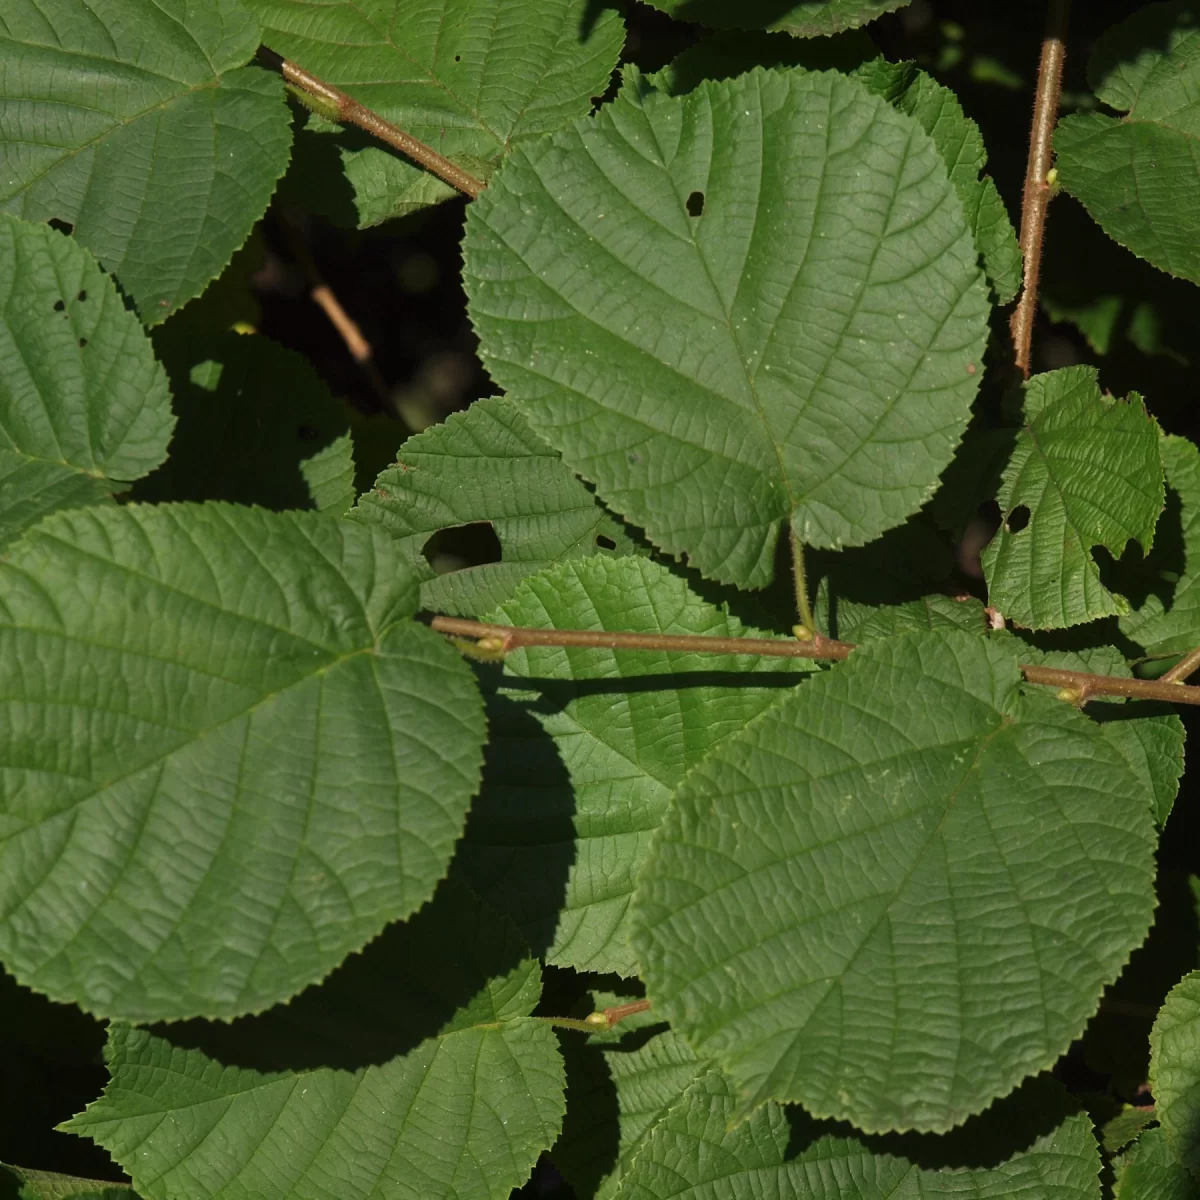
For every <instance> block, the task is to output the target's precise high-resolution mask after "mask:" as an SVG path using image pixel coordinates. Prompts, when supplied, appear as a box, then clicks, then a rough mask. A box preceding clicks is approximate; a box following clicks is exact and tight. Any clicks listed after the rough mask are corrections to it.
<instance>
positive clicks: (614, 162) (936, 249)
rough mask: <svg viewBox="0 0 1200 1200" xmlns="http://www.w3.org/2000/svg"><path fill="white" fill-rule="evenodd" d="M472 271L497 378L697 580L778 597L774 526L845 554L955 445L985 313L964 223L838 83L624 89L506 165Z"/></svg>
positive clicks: (916, 150) (738, 82) (855, 89)
mask: <svg viewBox="0 0 1200 1200" xmlns="http://www.w3.org/2000/svg"><path fill="white" fill-rule="evenodd" d="M831 109H832V110H836V112H837V120H836V121H831V119H830V115H829V114H830V111H831ZM721 114H727V115H728V117H729V119H728V120H727V119H726V117H725V116H722V115H721ZM851 197H853V202H850V198H851ZM635 198H636V200H635ZM696 212H700V213H701V215H699V216H696V215H693V214H694V213H696ZM464 257H465V268H464V281H465V283H466V286H467V291H468V295H469V297H470V312H471V316H472V320H473V321H474V323H475V327H476V329H477V331H478V333H479V335H480V338H481V353H482V355H483V358H484V361H485V363H486V364H487V366H488V369H489V370H490V371H491V373H492V375H493V377H494V378H495V379H496V381H497V382H498V383H500V384H501V385H502V386H504V387H505V388H506V389H508V391H509V393H510V395H511V398H512V399H513V400H514V402H515V403H516V404H517V405H518V407H519V408H520V409H521V410H522V412H524V414H525V415H526V417H528V419H529V421H530V423H531V424H532V425H533V427H534V429H535V430H536V431H537V432H538V433H539V434H541V435H542V436H543V437H545V438H546V440H547V441H549V442H550V443H551V444H552V445H553V446H555V447H556V448H558V449H559V450H561V451H562V454H563V457H564V459H565V461H566V462H567V464H568V466H570V467H571V468H572V469H574V470H576V471H577V472H578V473H579V474H581V475H582V476H583V477H584V478H586V479H589V480H592V481H593V482H595V483H596V485H597V488H598V490H599V493H600V496H601V498H602V499H603V500H604V501H605V502H606V503H607V504H609V505H610V507H612V508H614V509H615V510H616V511H618V512H619V513H621V514H622V515H624V516H625V517H627V518H628V519H629V520H631V521H633V522H634V523H635V524H637V525H639V526H641V527H643V528H644V529H645V530H646V532H647V534H648V535H649V537H650V538H651V540H652V541H653V542H654V543H655V544H656V545H658V546H660V547H661V548H662V549H664V550H666V551H667V552H668V553H671V554H680V553H686V554H687V555H688V559H689V562H690V563H691V565H692V566H694V567H696V568H698V569H699V570H700V572H701V573H702V574H704V575H707V576H709V577H713V578H717V579H721V580H724V581H727V582H736V583H738V584H739V585H740V586H743V587H762V586H764V585H765V584H766V583H768V582H769V581H770V579H771V576H772V573H773V565H774V547H775V542H776V538H777V534H778V532H779V526H780V523H781V522H782V521H784V520H787V521H789V522H790V523H791V526H792V528H793V529H794V530H795V532H796V533H797V535H798V536H799V537H800V538H801V539H802V540H803V541H805V542H808V543H811V544H813V545H817V546H833V547H838V546H841V545H842V544H861V543H864V542H866V541H868V540H870V539H871V538H874V537H876V536H878V535H879V534H880V533H882V532H883V531H884V530H885V529H888V528H891V527H892V526H896V525H899V524H901V523H902V522H903V520H904V519H905V517H907V516H908V515H909V514H910V513H912V512H914V511H915V510H916V509H917V508H919V507H920V505H921V504H922V503H924V501H925V500H926V499H928V497H929V496H930V495H931V494H932V492H933V490H934V488H935V486H936V483H937V476H938V473H939V472H940V471H941V470H942V469H943V468H944V467H945V466H946V464H947V462H949V460H950V457H951V455H952V453H953V450H954V446H955V445H956V444H957V442H958V439H959V437H960V436H961V435H962V431H963V429H964V428H965V426H966V423H967V419H968V415H969V410H970V405H971V399H972V397H973V395H974V393H975V389H976V385H977V382H978V378H979V363H980V355H981V353H982V350H983V345H984V341H985V338H986V326H987V316H988V303H987V298H986V288H985V286H984V281H983V277H982V275H981V273H980V272H979V270H978V268H977V266H976V262H975V259H976V253H975V247H974V243H973V241H972V238H971V234H970V231H969V229H968V228H967V226H966V223H965V221H964V219H963V213H962V204H961V202H960V201H959V199H958V196H957V194H956V193H955V191H954V188H953V186H952V184H951V183H950V181H949V179H948V178H947V176H946V170H945V166H944V164H943V163H942V161H941V159H940V157H939V156H938V153H937V150H936V148H935V147H934V145H933V144H932V142H931V141H930V140H929V138H928V137H927V135H926V134H925V133H924V132H923V131H922V130H921V129H920V128H919V126H918V125H917V123H916V122H915V121H914V120H913V119H912V118H910V117H906V116H904V115H903V114H900V113H898V112H896V111H895V110H894V109H892V108H890V107H888V106H887V105H886V104H885V103H884V102H883V101H882V100H880V99H879V98H877V97H875V96H872V95H870V94H869V93H868V92H867V91H866V90H865V89H864V88H863V87H862V85H860V84H858V83H855V82H854V81H852V80H849V79H846V78H844V77H842V76H839V75H836V74H815V73H806V72H783V71H776V72H765V71H756V72H754V73H752V74H750V75H746V76H742V77H740V78H738V79H734V80H728V81H721V82H717V83H706V84H702V85H701V86H700V87H698V88H697V89H696V90H695V91H693V92H691V93H689V94H688V95H686V96H683V97H680V98H677V99H676V98H672V97H664V96H656V95H650V96H649V97H647V98H646V99H645V100H644V103H643V102H641V101H639V100H638V99H637V98H636V96H635V95H634V94H633V89H630V88H626V89H624V90H623V91H622V93H621V97H620V98H618V100H617V101H616V102H615V103H614V104H611V105H608V106H606V107H605V108H604V109H603V110H601V112H600V114H599V115H598V116H597V117H596V118H595V119H594V120H590V121H584V122H578V123H576V124H575V125H574V126H573V127H572V128H571V129H570V130H569V131H564V132H562V133H559V134H556V135H554V136H553V137H551V138H547V139H545V140H544V141H542V142H540V143H538V144H537V145H536V146H533V147H529V148H527V149H524V150H518V151H517V152H516V153H514V155H513V156H512V158H511V159H510V160H509V161H508V163H507V164H506V166H505V168H504V170H503V171H502V172H501V173H500V174H499V175H498V176H497V177H496V179H495V180H494V181H493V183H492V185H491V186H490V187H489V188H488V190H487V191H486V192H485V193H484V195H483V196H481V197H480V199H479V200H478V201H476V202H475V203H474V204H472V205H471V207H470V209H469V211H468V214H467V234H466V239H465V244H464ZM648 397H653V403H650V402H648Z"/></svg>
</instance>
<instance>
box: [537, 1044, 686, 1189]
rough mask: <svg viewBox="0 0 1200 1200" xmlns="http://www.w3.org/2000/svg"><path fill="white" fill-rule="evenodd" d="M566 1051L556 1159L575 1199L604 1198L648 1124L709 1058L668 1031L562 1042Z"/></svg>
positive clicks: (647, 1133) (643, 1138) (680, 1093)
mask: <svg viewBox="0 0 1200 1200" xmlns="http://www.w3.org/2000/svg"><path fill="white" fill-rule="evenodd" d="M564 1053H565V1056H566V1062H567V1095H568V1104H567V1116H566V1120H565V1121H564V1122H563V1131H562V1137H561V1138H559V1140H558V1143H557V1144H556V1145H555V1147H554V1165H555V1166H556V1167H558V1169H559V1170H560V1171H561V1172H562V1173H563V1176H564V1178H566V1180H567V1181H568V1182H569V1183H570V1184H571V1187H572V1190H573V1191H574V1192H575V1194H576V1196H577V1197H579V1200H584V1198H585V1197H596V1200H608V1198H609V1197H611V1196H613V1195H614V1193H615V1192H616V1190H617V1188H618V1186H619V1184H620V1182H621V1178H622V1176H623V1175H624V1173H625V1172H626V1171H628V1170H629V1166H630V1164H631V1163H632V1162H633V1161H634V1160H635V1159H636V1158H637V1155H638V1154H639V1152H640V1151H641V1149H642V1147H643V1146H644V1145H645V1144H646V1142H647V1140H648V1138H649V1136H650V1132H651V1130H652V1129H653V1128H654V1127H655V1126H656V1125H657V1124H658V1122H659V1121H660V1120H661V1119H662V1118H663V1117H664V1116H665V1115H666V1113H667V1112H668V1111H669V1110H670V1109H671V1108H672V1107H674V1106H675V1105H676V1104H678V1103H679V1101H680V1100H681V1099H682V1097H683V1094H684V1092H685V1091H686V1090H687V1088H688V1087H689V1086H690V1085H691V1084H692V1083H693V1082H694V1081H695V1079H696V1078H697V1077H698V1076H699V1075H700V1074H701V1073H703V1072H704V1071H705V1070H707V1064H706V1063H704V1062H702V1061H701V1060H700V1059H698V1058H697V1057H696V1055H695V1054H693V1053H692V1051H691V1050H690V1049H689V1048H688V1044H687V1042H685V1041H684V1040H683V1038H681V1037H680V1036H679V1035H678V1034H677V1033H674V1032H672V1031H671V1030H666V1031H664V1032H662V1033H658V1034H656V1035H655V1036H654V1037H651V1038H650V1039H649V1041H646V1040H645V1039H644V1038H642V1037H639V1036H634V1037H628V1038H622V1039H621V1040H620V1041H618V1042H616V1043H614V1044H610V1045H604V1044H600V1043H598V1042H597V1041H596V1040H595V1039H590V1040H589V1041H587V1042H582V1043H581V1042H578V1041H577V1040H576V1041H572V1042H570V1043H567V1044H566V1045H565V1046H564ZM614 1115H615V1116H616V1120H615V1121H614V1120H613V1116H614Z"/></svg>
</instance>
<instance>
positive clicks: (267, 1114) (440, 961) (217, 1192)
mask: <svg viewBox="0 0 1200 1200" xmlns="http://www.w3.org/2000/svg"><path fill="white" fill-rule="evenodd" d="M447 941H450V942H452V944H453V945H454V947H455V954H454V955H453V956H452V957H451V956H447V954H446V943H447ZM540 993H541V972H540V968H539V966H538V964H537V962H536V961H535V960H533V959H531V958H530V957H529V955H528V952H527V951H526V950H525V949H524V948H523V947H521V945H520V939H519V938H517V937H516V936H515V931H514V930H512V927H511V926H510V925H508V923H507V922H504V921H502V920H498V919H497V918H496V916H495V914H494V913H489V912H488V910H487V909H486V907H485V906H483V905H481V904H480V902H479V901H478V899H476V898H475V897H473V896H471V895H470V894H469V893H468V892H466V890H465V889H458V888H455V887H454V886H453V885H450V886H449V887H443V888H440V889H439V891H438V893H437V895H436V896H435V897H434V899H433V900H432V901H431V903H430V904H429V905H428V906H426V908H425V909H423V910H422V911H421V913H420V914H419V915H418V916H417V917H416V918H415V919H414V920H413V921H412V922H411V923H409V924H408V925H402V926H393V927H392V928H391V929H389V930H388V931H387V932H386V933H385V934H384V935H383V937H382V938H381V939H380V940H379V941H378V942H376V943H373V944H372V945H371V946H370V947H368V948H367V950H366V951H365V952H364V953H363V954H362V955H361V956H357V957H355V958H353V959H351V960H350V961H348V962H347V963H346V964H345V965H344V966H343V967H342V968H340V969H339V970H338V971H336V972H335V973H334V974H333V975H332V976H330V978H329V979H328V980H326V981H325V982H324V983H323V984H322V985H321V986H319V987H316V988H313V989H310V990H309V991H308V992H305V993H303V994H302V995H301V996H299V997H297V999H296V1000H295V1001H293V1002H292V1004H291V1005H288V1006H286V1007H282V1008H280V1009H277V1010H272V1011H271V1012H269V1013H265V1014H263V1015H262V1016H261V1017H257V1018H248V1019H245V1020H243V1021H241V1022H235V1023H234V1024H233V1025H232V1026H224V1027H217V1028H216V1029H213V1028H211V1027H204V1028H202V1029H200V1030H199V1031H195V1032H194V1033H193V1035H192V1036H190V1037H189V1036H187V1035H188V1030H187V1028H186V1027H185V1029H184V1030H183V1033H182V1035H181V1034H179V1033H176V1032H175V1029H178V1027H175V1029H172V1030H171V1032H170V1036H169V1037H168V1036H162V1035H159V1036H156V1035H155V1034H152V1033H150V1032H148V1031H145V1030H141V1029H135V1028H131V1027H129V1026H127V1025H121V1024H115V1025H114V1026H113V1027H112V1029H111V1033H110V1038H109V1044H108V1048H107V1053H106V1058H107V1061H108V1064H109V1070H110V1072H111V1079H110V1081H109V1084H108V1086H107V1088H106V1089H105V1092H104V1094H103V1095H102V1096H101V1097H100V1098H99V1099H98V1100H96V1101H94V1102H93V1103H92V1104H91V1105H89V1107H88V1108H87V1110H86V1111H85V1112H83V1113H82V1114H80V1115H79V1116H77V1117H75V1118H74V1119H73V1120H71V1121H69V1122H67V1123H66V1124H65V1125H64V1126H62V1128H65V1129H67V1130H69V1131H70V1132H73V1133H78V1134H81V1135H83V1136H86V1137H90V1138H91V1139H92V1140H94V1141H96V1142H98V1143H99V1144H100V1145H102V1146H104V1147H106V1148H107V1149H108V1150H109V1151H110V1152H111V1153H112V1154H113V1156H114V1158H115V1159H116V1160H117V1161H118V1162H119V1163H121V1165H122V1166H123V1167H124V1168H125V1169H126V1170H127V1171H128V1172H129V1174H130V1175H131V1176H132V1178H133V1180H134V1185H135V1187H137V1189H138V1191H139V1193H140V1194H141V1195H142V1196H144V1197H146V1200H207V1198H208V1197H212V1196H221V1197H223V1198H224V1200H239V1198H241V1200H252V1198H253V1200H276V1198H278V1200H283V1198H284V1197H289V1198H291V1200H320V1198H325V1197H328V1196H330V1195H331V1194H334V1195H337V1196H339V1197H341V1198H342V1200H417V1198H418V1197H430V1196H456V1197H459V1198H460V1200H496V1198H498V1197H506V1196H508V1195H509V1193H510V1190H511V1189H512V1188H514V1187H519V1186H520V1185H521V1184H522V1183H523V1182H524V1181H525V1179H526V1178H527V1176H528V1175H529V1172H530V1169H531V1168H532V1166H533V1164H534V1162H535V1161H536V1159H537V1156H538V1154H539V1153H540V1152H542V1151H544V1150H547V1149H549V1147H550V1145H551V1144H552V1143H553V1141H554V1139H555V1137H556V1136H557V1134H558V1130H559V1126H560V1123H561V1121H562V1114H563V1086H564V1077H563V1065H562V1058H561V1055H560V1054H559V1051H558V1044H557V1039H556V1038H555V1035H554V1032H553V1029H552V1028H551V1027H550V1026H549V1025H548V1023H546V1022H543V1021H538V1020H536V1019H532V1018H531V1017H530V1015H529V1014H530V1013H531V1012H532V1010H533V1007H534V1006H535V1005H536V1004H537V1002H538V998H539V996H540Z"/></svg>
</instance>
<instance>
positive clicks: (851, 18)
mask: <svg viewBox="0 0 1200 1200" xmlns="http://www.w3.org/2000/svg"><path fill="white" fill-rule="evenodd" d="M647 3H649V4H652V5H653V6H654V7H655V8H657V9H660V10H661V11H662V12H665V13H669V14H670V15H671V16H672V17H674V18H675V19H676V20H677V21H698V22H699V23H700V24H702V25H708V26H709V27H710V28H712V29H771V30H779V31H781V32H783V33H790V34H792V35H793V36H795V37H802V38H808V37H825V36H828V35H829V34H831V33H838V32H840V31H841V30H843V29H855V28H857V27H858V26H860V25H865V24H867V22H868V21H873V20H875V18H876V17H879V16H882V15H883V14H884V13H889V12H895V11H896V9H898V8H904V7H905V5H907V4H908V3H909V0H741V3H739V4H730V3H729V0H647Z"/></svg>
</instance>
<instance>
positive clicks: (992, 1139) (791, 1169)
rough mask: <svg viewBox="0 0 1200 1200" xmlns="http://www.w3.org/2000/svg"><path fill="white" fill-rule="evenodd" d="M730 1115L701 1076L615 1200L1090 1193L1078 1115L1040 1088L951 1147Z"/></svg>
mask: <svg viewBox="0 0 1200 1200" xmlns="http://www.w3.org/2000/svg"><path fill="white" fill-rule="evenodd" d="M1014 1109H1019V1110H1020V1111H1016V1112H1014ZM736 1117H737V1104H736V1098H735V1096H734V1092H733V1089H732V1088H731V1087H730V1086H729V1083H728V1081H727V1080H726V1079H725V1078H724V1077H723V1076H722V1075H721V1073H720V1072H719V1071H710V1072H708V1073H707V1074H705V1075H703V1076H701V1078H699V1079H698V1080H697V1081H696V1082H695V1083H694V1084H693V1085H692V1086H691V1087H690V1088H689V1089H688V1091H687V1092H686V1093H685V1094H684V1095H683V1097H682V1098H681V1099H680V1100H679V1102H678V1103H677V1104H676V1105H675V1107H674V1108H672V1109H671V1110H670V1111H669V1112H668V1113H667V1115H666V1116H665V1117H664V1118H663V1119H662V1120H661V1121H660V1122H659V1124H658V1125H656V1126H655V1127H654V1128H653V1129H652V1130H651V1131H650V1134H649V1136H648V1138H647V1144H646V1146H645V1148H644V1149H643V1151H642V1153H641V1154H640V1155H639V1156H638V1157H637V1158H636V1159H635V1160H634V1162H633V1164H632V1166H631V1168H630V1169H629V1170H628V1171H627V1172H626V1173H625V1174H624V1176H623V1177H622V1182H621V1186H620V1187H619V1188H618V1190H617V1193H616V1196H617V1200H668V1198H669V1197H673V1196H685V1195H707V1194H720V1195H727V1196H729V1197H731V1198H732V1200H752V1198H754V1197H758V1196H762V1195H779V1196H803V1197H805V1198H806V1200H808V1198H809V1197H811V1198H812V1200H841V1198H842V1197H846V1196H855V1197H861V1198H862V1200H886V1198H887V1197H893V1196H904V1197H909V1196H912V1197H917V1196H920V1197H930V1198H934V1197H946V1198H947V1200H948V1198H950V1197H961V1196H989V1197H993V1196H994V1197H996V1198H997V1200H999V1197H1002V1196H1016V1195H1020V1196H1025V1197H1027V1198H1028V1200H1098V1197H1099V1195H1100V1189H1099V1180H1098V1179H1097V1175H1098V1173H1099V1168H1100V1156H1099V1154H1098V1153H1097V1149H1096V1141H1095V1138H1094V1137H1093V1135H1092V1130H1091V1122H1090V1121H1089V1120H1088V1117H1087V1115H1086V1113H1079V1112H1074V1113H1073V1112H1071V1105H1070V1102H1069V1099H1068V1097H1067V1096H1066V1095H1065V1094H1064V1093H1063V1092H1062V1090H1061V1089H1060V1088H1058V1087H1056V1086H1054V1085H1053V1084H1052V1083H1049V1082H1048V1081H1046V1080H1035V1081H1033V1082H1032V1083H1031V1084H1029V1085H1027V1086H1026V1087H1025V1088H1023V1089H1022V1090H1021V1092H1020V1093H1018V1095H1017V1096H1015V1097H1013V1098H1012V1101H1011V1102H1009V1103H1007V1104H1006V1105H1004V1106H1002V1107H1001V1109H1000V1110H999V1111H994V1112H990V1113H988V1114H986V1116H985V1117H983V1118H975V1119H974V1120H973V1121H972V1122H971V1124H970V1125H968V1126H967V1127H966V1128H965V1129H964V1130H963V1131H962V1133H963V1135H964V1136H963V1137H962V1138H961V1139H959V1140H958V1142H957V1145H955V1146H953V1148H949V1147H943V1146H938V1145H936V1144H934V1143H933V1142H932V1141H931V1139H927V1138H908V1139H886V1138H862V1137H846V1136H837V1135H834V1134H830V1133H824V1132H822V1130H821V1129H820V1127H819V1126H817V1127H815V1128H814V1127H813V1126H812V1124H811V1123H809V1124H808V1127H807V1128H806V1127H805V1123H804V1122H803V1120H802V1119H801V1120H800V1121H796V1120H795V1119H794V1118H793V1120H792V1121H791V1122H789V1118H788V1115H787V1114H786V1112H785V1110H784V1109H783V1108H781V1107H780V1106H778V1105H775V1104H769V1105H767V1106H766V1107H765V1108H762V1109H759V1110H758V1111H757V1112H755V1113H753V1114H751V1115H750V1117H749V1118H748V1119H747V1120H745V1121H743V1122H741V1123H740V1124H731V1123H732V1122H733V1121H735V1120H736ZM968 1133H969V1134H970V1137H969V1138H968V1137H967V1136H966V1135H967V1134H968ZM941 1140H942V1141H943V1142H944V1141H945V1139H941ZM718 1188H719V1191H718Z"/></svg>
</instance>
